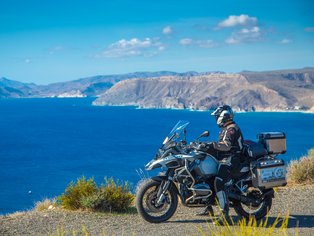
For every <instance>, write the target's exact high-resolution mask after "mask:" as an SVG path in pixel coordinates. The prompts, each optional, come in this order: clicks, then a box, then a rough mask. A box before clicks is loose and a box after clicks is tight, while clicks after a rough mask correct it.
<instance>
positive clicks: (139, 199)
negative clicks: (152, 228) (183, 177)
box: [135, 179, 178, 223]
mask: <svg viewBox="0 0 314 236" xmlns="http://www.w3.org/2000/svg"><path fill="white" fill-rule="evenodd" d="M160 184H161V182H158V181H155V180H152V179H148V180H146V181H145V182H143V183H142V184H141V185H140V186H139V189H138V191H137V194H136V199H135V203H136V209H137V211H138V213H139V214H140V215H141V216H142V217H143V218H144V220H146V221H148V222H150V223H161V222H164V221H167V220H168V219H170V218H171V216H173V214H174V213H175V211H176V210H177V206H178V196H177V193H176V192H175V191H174V189H173V187H172V186H171V187H170V189H169V190H168V191H167V195H168V198H170V200H169V201H170V203H168V202H165V203H163V205H162V206H161V207H159V206H158V207H156V208H155V210H153V209H152V208H154V206H153V205H151V204H152V201H155V200H156V198H154V194H155V192H156V190H157V189H158V187H159V186H160ZM150 189H153V191H152V192H150V193H149V190H150ZM147 194H148V195H149V196H148V197H149V198H148V200H147V199H146V200H145V199H144V198H145V197H147V196H146V195H147ZM147 202H149V204H150V207H149V206H148V209H145V204H147ZM167 207H169V208H168V210H167V211H166V212H165V213H163V214H162V215H160V216H155V215H153V214H154V213H156V212H157V213H158V208H161V209H163V208H167Z"/></svg>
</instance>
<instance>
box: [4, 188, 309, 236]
mask: <svg viewBox="0 0 314 236" xmlns="http://www.w3.org/2000/svg"><path fill="white" fill-rule="evenodd" d="M313 190H314V185H311V186H296V187H286V188H280V189H279V190H278V191H277V193H276V197H275V199H274V201H273V208H272V209H271V211H270V214H269V222H270V223H272V222H274V220H275V218H276V217H277V216H278V214H279V213H280V214H281V215H286V214H287V213H288V212H289V213H290V217H289V225H288V230H287V232H288V234H289V235H295V234H296V227H298V231H299V235H314V201H313V200H314V196H313ZM199 210H200V209H199V208H186V207H183V206H179V207H178V210H177V212H176V213H175V215H174V216H173V217H172V218H171V219H170V220H169V221H168V222H166V223H161V224H150V223H147V222H145V221H144V220H143V219H142V218H141V217H140V216H139V215H138V214H137V213H135V212H134V213H133V214H109V213H92V212H71V211H63V210H46V211H43V212H36V211H28V212H20V213H14V214H10V215H6V216H0V235H58V232H63V233H65V235H72V233H73V230H74V231H75V232H76V234H79V235H84V227H85V228H86V229H87V230H88V232H89V235H132V234H134V235H172V236H175V235H197V232H198V231H197V229H198V228H203V229H204V230H205V231H206V232H209V231H208V229H207V228H208V226H209V225H212V223H211V222H210V220H209V217H199V216H195V213H196V212H197V211H199ZM231 215H232V216H233V219H234V220H237V219H238V218H237V217H236V216H235V213H234V212H233V211H231ZM59 235H61V233H60V234H59Z"/></svg>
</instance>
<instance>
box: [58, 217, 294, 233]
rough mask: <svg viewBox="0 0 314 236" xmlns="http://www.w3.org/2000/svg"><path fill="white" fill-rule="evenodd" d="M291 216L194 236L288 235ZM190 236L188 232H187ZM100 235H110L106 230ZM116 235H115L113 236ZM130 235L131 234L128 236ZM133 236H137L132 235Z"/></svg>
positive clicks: (202, 229)
mask: <svg viewBox="0 0 314 236" xmlns="http://www.w3.org/2000/svg"><path fill="white" fill-rule="evenodd" d="M288 220H289V215H286V216H284V217H280V215H278V217H277V218H276V219H275V220H274V221H273V222H269V220H268V218H266V219H265V220H264V221H260V222H257V221H256V220H255V219H254V218H251V219H250V220H248V221H247V220H246V219H242V220H240V221H238V222H232V223H231V224H229V223H228V222H227V221H225V222H224V225H225V226H221V225H215V224H209V223H208V224H207V227H195V232H194V234H193V235H199V236H243V235H247V236H282V235H287V228H288ZM211 221H213V222H214V221H215V218H211ZM186 233H187V234H188V232H186ZM90 234H91V232H90V231H89V229H88V228H87V227H86V226H85V225H82V226H81V228H79V229H76V230H72V231H66V230H64V228H63V227H61V228H58V229H57V232H56V233H55V234H53V235H58V236H61V235H74V236H75V235H85V236H87V235H90ZM99 235H104V236H106V235H110V234H108V233H107V232H106V231H105V230H104V231H103V232H102V234H99ZM113 235H115V234H113ZM126 235H130V234H126ZM131 235H134V236H135V235H136V234H135V233H132V234H131ZM294 235H299V234H298V229H296V230H295V232H294Z"/></svg>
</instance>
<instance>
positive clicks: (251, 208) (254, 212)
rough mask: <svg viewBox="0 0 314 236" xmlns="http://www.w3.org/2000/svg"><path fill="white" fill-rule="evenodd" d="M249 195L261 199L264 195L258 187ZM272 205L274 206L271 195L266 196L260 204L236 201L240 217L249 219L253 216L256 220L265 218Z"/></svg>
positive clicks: (236, 210) (236, 209)
mask: <svg viewBox="0 0 314 236" xmlns="http://www.w3.org/2000/svg"><path fill="white" fill-rule="evenodd" d="M248 196H249V197H251V198H255V199H260V198H261V197H262V192H261V191H260V190H258V189H254V190H252V191H251V192H250V193H249V194H248ZM271 206H272V197H271V196H265V198H264V199H263V201H261V202H260V203H259V204H244V203H242V202H240V201H235V202H234V210H235V212H236V213H237V214H238V215H239V216H240V217H244V218H246V219H247V220H248V219H249V218H250V217H253V218H255V219H256V220H260V219H262V218H264V217H265V216H266V215H267V213H268V212H269V210H270V208H271Z"/></svg>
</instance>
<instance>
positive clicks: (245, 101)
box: [94, 68, 314, 111]
mask: <svg viewBox="0 0 314 236" xmlns="http://www.w3.org/2000/svg"><path fill="white" fill-rule="evenodd" d="M224 103H225V104H230V105H231V106H232V107H234V108H235V110H238V111H243V110H249V111H250V110H258V111H265V110H267V111H269V110H271V111H277V110H308V109H311V108H312V107H313V106H314V69H313V68H309V69H301V70H291V71H271V72H243V73H240V74H204V75H194V76H164V77H159V78H149V79H145V80H143V79H133V80H125V81H121V82H119V83H117V84H115V85H114V86H113V87H112V88H110V89H109V90H108V91H106V92H105V93H104V94H103V95H102V96H101V97H100V98H98V99H97V100H96V101H95V102H94V105H136V106H139V107H143V108H188V109H197V110H199V109H201V110H203V109H208V108H212V107H216V106H218V105H220V104H224Z"/></svg>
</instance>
